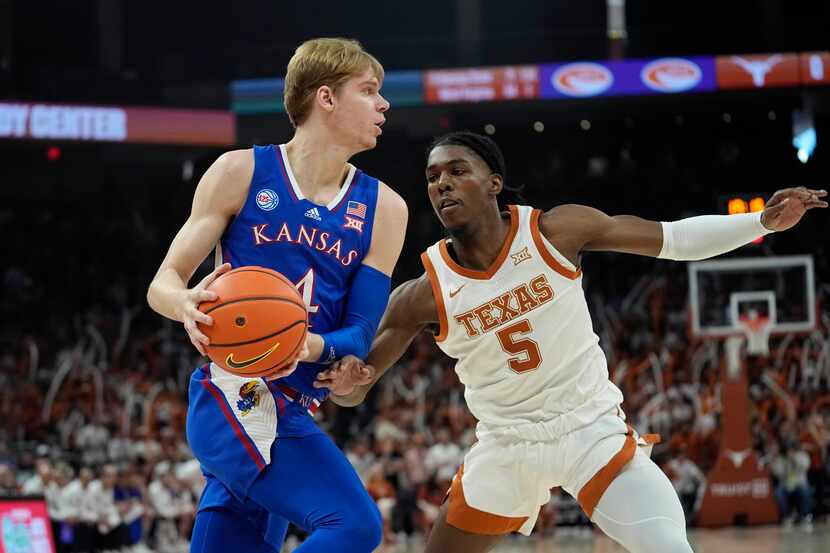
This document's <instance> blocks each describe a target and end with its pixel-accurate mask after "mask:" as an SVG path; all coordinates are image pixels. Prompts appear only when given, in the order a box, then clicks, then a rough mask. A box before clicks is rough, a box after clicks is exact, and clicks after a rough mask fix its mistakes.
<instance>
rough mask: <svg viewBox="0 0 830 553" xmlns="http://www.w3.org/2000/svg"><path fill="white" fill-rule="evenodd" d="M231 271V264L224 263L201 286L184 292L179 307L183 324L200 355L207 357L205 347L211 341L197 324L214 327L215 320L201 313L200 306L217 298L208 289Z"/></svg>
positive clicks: (204, 279)
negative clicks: (212, 283)
mask: <svg viewBox="0 0 830 553" xmlns="http://www.w3.org/2000/svg"><path fill="white" fill-rule="evenodd" d="M230 270H231V264H230V263H223V264H222V265H219V266H218V267H216V268H215V269H214V270H213V272H212V273H210V274H209V275H208V276H206V277H205V278H203V279H202V280H201V281H200V282H199V284H197V285H196V286H194V287H193V288H190V289H188V290H182V299H181V304H180V307H179V313H180V314H181V319H182V324H184V329H185V330H186V331H187V335H188V336H189V337H190V343H191V344H193V347H195V348H196V349H197V350H198V351H199V353H201V354H202V355H207V351H206V350H205V346H207V345H208V344H209V343H210V340H209V339H208V337H207V336H205V335H204V333H203V332H202V331H201V330H199V327H198V326H197V325H196V323H201V324H203V325H206V326H212V325H213V318H212V317H210V316H209V315H205V314H204V313H202V312H201V311H199V304H200V303H202V302H203V301H213V300H215V299H216V298H217V296H216V293H215V292H210V291H208V290H206V288H207V287H208V286H209V285H210V283H211V282H213V281H214V280H216V279H217V278H219V276H220V275H222V274H224V273H227V272H228V271H230Z"/></svg>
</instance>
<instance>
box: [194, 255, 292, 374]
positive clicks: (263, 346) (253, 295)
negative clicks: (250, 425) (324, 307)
mask: <svg viewBox="0 0 830 553" xmlns="http://www.w3.org/2000/svg"><path fill="white" fill-rule="evenodd" d="M207 289H208V290H210V291H211V292H216V294H217V295H218V296H219V297H218V298H217V299H216V300H215V301H208V302H202V303H200V304H199V310H200V311H202V312H203V313H206V314H207V315H210V316H211V317H212V318H213V326H205V325H202V324H199V330H201V331H202V332H204V333H205V335H206V336H207V337H208V339H209V340H210V345H208V346H207V348H206V349H207V354H208V356H209V357H210V359H211V360H212V361H213V362H214V363H216V364H217V365H219V366H220V367H222V368H223V369H225V370H226V371H229V372H232V373H234V374H236V375H239V376H245V377H250V378H258V377H260V376H268V375H269V374H271V373H273V372H274V371H275V370H277V369H279V368H281V367H283V366H284V365H287V364H289V363H291V362H293V361H294V360H295V359H296V358H297V355H298V354H299V353H300V349H301V348H302V345H303V341H304V340H305V336H306V331H307V329H308V311H307V310H306V307H305V304H304V303H303V298H302V297H301V296H300V293H299V292H298V291H297V289H296V288H294V285H293V284H292V283H291V281H290V280H288V279H287V278H285V277H284V276H283V275H281V274H280V273H278V272H277V271H273V270H271V269H266V268H264V267H256V266H249V267H239V268H237V269H234V270H232V271H228V272H227V273H225V274H223V275H221V276H220V277H219V278H217V279H216V280H214V281H213V282H212V283H211V284H210V285H209V286H208V287H207Z"/></svg>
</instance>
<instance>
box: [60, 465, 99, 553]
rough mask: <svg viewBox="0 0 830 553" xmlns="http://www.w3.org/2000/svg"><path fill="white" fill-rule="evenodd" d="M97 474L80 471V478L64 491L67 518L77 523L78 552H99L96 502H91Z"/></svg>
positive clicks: (76, 540)
mask: <svg viewBox="0 0 830 553" xmlns="http://www.w3.org/2000/svg"><path fill="white" fill-rule="evenodd" d="M94 478H95V474H94V473H93V472H92V470H90V469H89V468H86V467H84V468H82V469H81V470H80V471H78V478H76V479H75V480H73V481H72V482H70V483H69V485H67V487H66V488H65V489H64V494H63V495H64V505H65V508H66V509H67V511H66V517H67V519H68V520H74V521H76V522H75V537H74V540H73V541H74V544H75V550H76V551H88V552H94V551H96V550H97V543H98V538H97V535H98V534H97V530H96V528H95V526H96V524H97V522H98V517H97V513H96V511H95V504H94V500H91V497H90V494H89V487H90V484H91V483H92V481H93V479H94Z"/></svg>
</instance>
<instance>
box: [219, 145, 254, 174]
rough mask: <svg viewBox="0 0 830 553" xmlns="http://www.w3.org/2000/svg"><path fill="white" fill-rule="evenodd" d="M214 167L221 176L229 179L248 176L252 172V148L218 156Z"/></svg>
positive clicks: (230, 151)
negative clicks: (218, 170)
mask: <svg viewBox="0 0 830 553" xmlns="http://www.w3.org/2000/svg"><path fill="white" fill-rule="evenodd" d="M214 165H215V166H216V167H217V168H218V169H220V170H221V171H222V174H223V175H227V176H229V177H239V178H242V177H245V176H250V175H251V174H252V173H253V171H254V150H253V148H244V149H241V150H229V151H227V152H225V153H224V154H222V155H220V156H219V157H218V158H217V159H216V161H215V162H214Z"/></svg>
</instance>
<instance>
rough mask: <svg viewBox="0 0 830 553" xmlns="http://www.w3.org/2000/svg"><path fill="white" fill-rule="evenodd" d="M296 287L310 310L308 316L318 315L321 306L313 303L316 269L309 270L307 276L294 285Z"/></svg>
mask: <svg viewBox="0 0 830 553" xmlns="http://www.w3.org/2000/svg"><path fill="white" fill-rule="evenodd" d="M294 287H295V288H296V289H297V291H298V292H299V293H300V295H301V296H303V303H305V305H306V307H307V308H308V314H309V315H312V314H314V313H317V310H318V309H320V306H319V305H313V304H312V303H311V302H312V301H313V300H312V296H313V295H314V269H309V270H308V272H307V273H306V274H305V276H304V277H303V278H302V279H300V281H299V282H297V283H296V284H294Z"/></svg>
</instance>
